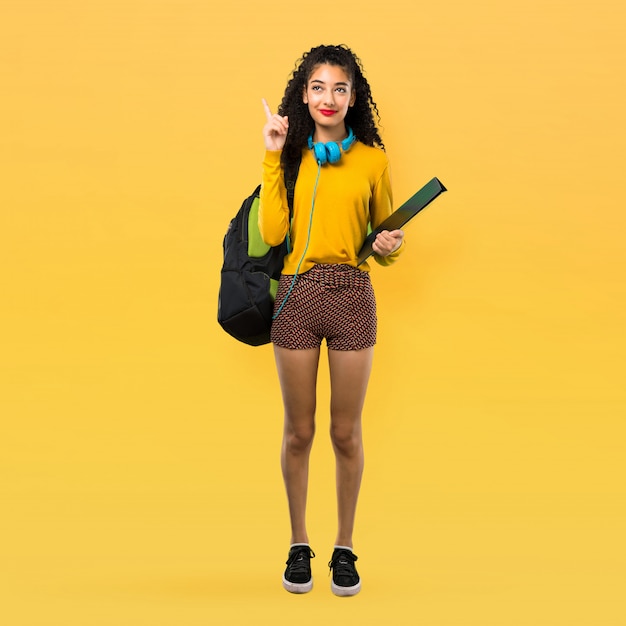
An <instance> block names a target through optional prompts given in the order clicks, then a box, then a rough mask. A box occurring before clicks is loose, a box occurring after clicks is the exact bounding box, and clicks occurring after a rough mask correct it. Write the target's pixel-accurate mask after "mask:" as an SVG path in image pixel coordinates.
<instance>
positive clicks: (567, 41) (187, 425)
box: [0, 0, 626, 626]
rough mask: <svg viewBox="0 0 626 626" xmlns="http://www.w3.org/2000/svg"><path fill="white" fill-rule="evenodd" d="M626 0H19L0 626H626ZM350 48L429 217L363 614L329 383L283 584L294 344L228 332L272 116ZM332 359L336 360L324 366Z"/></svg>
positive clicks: (389, 282)
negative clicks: (222, 272)
mask: <svg viewBox="0 0 626 626" xmlns="http://www.w3.org/2000/svg"><path fill="white" fill-rule="evenodd" d="M625 17H626V11H625V10H624V8H623V3H621V2H618V1H617V0H613V1H610V0H600V1H599V2H591V1H590V0H579V1H577V2H569V3H566V2H555V1H554V0H548V1H546V0H541V1H539V0H526V1H524V2H522V1H521V0H513V1H508V2H498V1H496V0H486V1H484V2H479V3H475V2H463V1H461V0H442V1H441V2H430V3H424V6H419V4H418V3H415V2H408V1H406V2H402V1H400V0H390V1H388V2H382V3H374V2H372V1H361V2H354V1H352V0H348V1H343V2H340V3H334V4H332V3H331V4H328V3H322V4H321V5H320V4H315V3H300V4H293V3H292V4H287V5H273V4H272V3H269V2H252V1H251V0H242V1H236V0H234V1H233V2H223V3H210V2H201V1H199V0H181V1H178V2H177V1H175V0H169V1H166V0H126V1H125V2H119V1H108V2H105V1H94V0H82V1H81V0H67V1H60V0H59V1H57V2H46V1H44V0H2V3H1V5H0V64H1V70H0V72H1V73H0V84H1V90H2V93H1V96H0V124H1V127H2V128H1V133H0V203H1V211H0V272H1V273H0V297H1V307H0V411H1V414H2V417H1V419H2V429H1V438H0V446H1V450H0V452H1V456H0V476H1V481H2V483H1V487H0V488H1V501H2V512H1V514H0V573H1V576H2V577H1V579H0V619H1V621H2V623H3V624H6V625H7V626H26V625H28V626H35V625H36V626H48V625H53V624H54V625H57V624H58V625H63V626H73V625H74V624H76V625H81V626H100V625H107V626H108V625H113V624H115V625H116V626H121V625H123V624H133V625H138V624H147V625H148V624H149V625H151V626H153V625H154V626H161V625H168V626H169V625H176V626H179V625H185V626H187V625H189V626H193V625H196V624H198V625H199V624H203V625H204V624H216V625H221V624H226V625H228V624H271V625H281V624H293V623H300V624H326V623H347V624H382V623H389V624H425V625H428V626H435V625H436V626H444V625H446V626H447V625H455V626H465V625H469V624H472V625H477V626H489V625H494V626H508V625H524V626H526V625H531V624H532V625H546V626H547V625H550V626H552V625H557V624H558V625H561V624H562V625H568V626H569V625H576V626H578V625H589V626H591V625H593V626H599V625H602V626H609V625H611V626H613V625H615V626H617V625H618V624H619V625H622V624H624V623H626V606H625V603H624V595H623V590H624V588H626V587H625V586H624V583H625V582H626V580H625V579H626V576H625V566H626V554H625V552H626V551H625V542H624V526H625V522H626V505H625V504H624V496H625V485H624V477H625V475H626V472H625V469H626V468H625V467H624V466H625V463H624V436H625V435H626V427H625V423H624V416H625V415H626V410H625V409H626V393H625V389H624V387H625V386H624V352H625V350H624V348H625V339H624V332H623V331H624V305H625V304H626V289H625V281H624V261H625V260H626V253H625V251H624V229H625V225H626V219H625V217H624V215H625V211H624V208H625V200H626V197H625V193H624V165H625V158H624V156H625V155H624V145H625V143H624V142H625V140H626V132H625V127H624V110H626V102H625V98H624V91H625V89H624V67H625V61H626V55H625V47H624V40H625V37H626V28H625V26H624V24H625ZM342 42H343V43H347V44H349V45H350V46H352V47H353V49H354V50H355V51H356V52H357V54H359V55H360V56H361V58H362V60H363V63H364V65H365V69H366V73H367V76H368V78H369V80H370V83H371V85H372V89H373V93H374V97H375V99H376V100H377V102H378V105H379V107H380V111H381V114H382V118H383V137H384V140H385V142H386V144H387V147H388V154H389V158H390V160H391V164H392V176H393V185H394V192H395V197H396V200H397V202H398V203H399V202H401V201H403V200H404V199H406V198H407V197H408V196H409V195H411V194H412V193H414V191H415V190H416V189H417V188H418V187H420V186H421V185H422V184H424V183H425V182H426V181H427V180H429V179H430V178H431V177H433V176H438V177H439V178H440V179H441V180H442V182H443V183H444V184H445V185H446V186H447V187H448V188H449V191H448V192H447V193H446V194H444V195H443V196H441V198H439V199H438V200H436V202H435V203H434V204H433V205H432V206H431V207H429V208H428V209H427V210H426V211H424V213H422V214H421V215H420V216H419V217H418V218H416V220H415V221H413V222H412V223H411V224H410V225H409V227H408V228H407V241H408V247H407V250H406V253H405V255H404V256H403V258H402V259H401V261H400V262H399V263H398V264H397V265H396V266H395V267H393V268H389V269H386V268H379V267H375V268H374V270H373V280H374V283H375V286H376V289H377V294H378V303H379V318H380V328H379V346H378V347H377V352H376V361H375V367H374V372H373V377H372V382H371V386H370V390H369V396H368V402H367V406H366V410H365V415H364V421H365V439H366V442H365V443H366V474H365V480H364V486H363V491H362V497H361V501H360V506H359V515H358V520H357V522H358V524H357V532H356V535H355V550H356V552H357V554H359V556H360V557H361V558H360V561H359V565H360V571H361V574H362V577H363V591H362V593H361V594H360V595H359V596H357V597H356V598H353V599H349V600H342V599H337V598H335V597H334V596H332V594H331V592H330V589H329V579H328V576H327V567H326V563H327V560H328V558H329V556H330V551H331V548H332V542H333V539H334V532H335V503H334V485H333V480H334V478H333V474H334V468H333V458H332V453H331V449H330V445H329V442H328V437H327V435H326V433H327V426H328V415H327V412H326V410H325V409H326V406H327V404H328V386H327V382H326V379H327V369H326V366H325V365H324V366H323V367H322V370H321V373H320V388H319V397H320V402H319V405H320V413H319V427H318V439H317V441H316V445H315V447H314V452H313V458H312V472H311V474H312V475H311V490H310V512H309V526H310V534H311V540H312V543H313V547H314V549H315V550H316V551H317V555H318V557H317V559H315V560H314V561H313V565H314V577H315V579H316V586H315V588H314V590H313V592H312V593H311V594H309V595H307V596H305V597H294V596H291V595H289V594H287V593H286V592H284V591H283V590H282V588H281V585H280V576H281V573H282V570H283V567H284V565H283V563H284V560H285V558H286V552H287V548H288V539H289V529H288V523H287V510H286V504H285V498H284V495H283V487H282V481H281V477H280V471H279V463H278V453H279V445H280V436H281V419H282V416H281V405H280V397H279V393H278V387H277V381H276V376H275V373H274V366H273V359H272V354H271V348H270V347H269V346H265V347H261V348H249V347H247V346H244V345H243V344H239V343H237V342H236V341H234V340H233V339H231V338H230V337H228V336H227V335H226V334H224V333H223V331H222V330H221V329H220V328H219V326H218V325H217V323H216V302H217V288H218V278H219V269H220V263H221V244H222V237H223V234H224V231H225V229H226V226H227V224H228V222H229V220H230V218H231V217H232V216H233V215H234V213H235V211H236V209H237V208H238V207H239V204H240V202H241V200H242V199H243V197H244V196H245V195H247V193H249V192H250V191H251V190H252V189H253V188H254V186H255V185H256V184H257V183H258V181H259V179H260V163H261V159H262V155H263V144H262V137H261V128H262V125H263V123H264V113H263V109H262V106H261V98H262V97H265V98H267V99H268V101H269V102H270V104H271V105H272V106H273V107H274V108H275V107H276V106H277V104H278V102H279V100H280V98H281V97H282V91H283V89H284V86H285V83H286V80H287V77H288V74H289V72H290V70H291V69H292V67H293V64H294V62H295V61H296V59H297V58H298V57H299V55H300V54H301V53H302V52H303V51H304V50H307V49H309V48H310V47H311V46H313V45H317V44H319V43H342ZM324 363H325V362H324Z"/></svg>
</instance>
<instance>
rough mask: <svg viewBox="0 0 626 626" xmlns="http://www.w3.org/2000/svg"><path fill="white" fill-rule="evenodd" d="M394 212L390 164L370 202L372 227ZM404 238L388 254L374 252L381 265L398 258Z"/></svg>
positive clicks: (390, 262)
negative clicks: (381, 254) (382, 254)
mask: <svg viewBox="0 0 626 626" xmlns="http://www.w3.org/2000/svg"><path fill="white" fill-rule="evenodd" d="M392 212H393V194H392V192H391V178H390V176H389V166H387V167H385V169H384V171H383V173H382V175H381V177H380V178H379V179H378V182H377V183H376V186H375V187H374V191H373V193H372V199H371V203H370V217H371V221H372V228H376V227H377V226H378V225H379V224H380V223H381V222H383V221H384V220H386V219H387V218H388V217H389V216H390V215H391V213H392ZM404 247H405V243H404V240H403V241H402V243H401V244H400V246H399V247H398V249H397V250H394V251H393V252H392V253H391V254H389V255H387V256H379V255H378V254H374V255H373V256H374V259H375V260H376V262H377V263H378V264H379V265H384V266H386V265H391V264H392V263H395V262H396V261H397V260H398V257H399V256H400V255H401V254H402V251H403V250H404Z"/></svg>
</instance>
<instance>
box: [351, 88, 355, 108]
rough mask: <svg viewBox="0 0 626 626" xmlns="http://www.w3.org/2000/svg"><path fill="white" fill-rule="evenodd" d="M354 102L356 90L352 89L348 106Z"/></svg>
mask: <svg viewBox="0 0 626 626" xmlns="http://www.w3.org/2000/svg"><path fill="white" fill-rule="evenodd" d="M355 102H356V91H354V90H352V94H351V95H350V106H351V107H353V106H354V103H355Z"/></svg>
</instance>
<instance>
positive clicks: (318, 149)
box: [313, 142, 328, 165]
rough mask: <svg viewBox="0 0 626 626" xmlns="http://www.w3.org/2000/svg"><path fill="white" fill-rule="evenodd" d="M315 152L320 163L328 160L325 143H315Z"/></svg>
mask: <svg viewBox="0 0 626 626" xmlns="http://www.w3.org/2000/svg"><path fill="white" fill-rule="evenodd" d="M313 152H314V154H315V159H316V160H317V162H318V163H319V164H320V165H324V164H325V163H326V161H328V155H327V154H326V146H324V144H323V143H319V142H318V143H316V144H313Z"/></svg>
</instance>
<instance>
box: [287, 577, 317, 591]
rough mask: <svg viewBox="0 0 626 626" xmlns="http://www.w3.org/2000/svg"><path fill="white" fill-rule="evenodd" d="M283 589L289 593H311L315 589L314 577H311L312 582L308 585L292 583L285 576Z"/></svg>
mask: <svg viewBox="0 0 626 626" xmlns="http://www.w3.org/2000/svg"><path fill="white" fill-rule="evenodd" d="M283 587H284V588H285V589H286V590H287V591H288V592H289V593H309V591H311V589H313V577H312V576H311V580H309V582H308V583H290V582H289V581H288V580H287V579H286V578H285V577H284V576H283Z"/></svg>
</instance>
